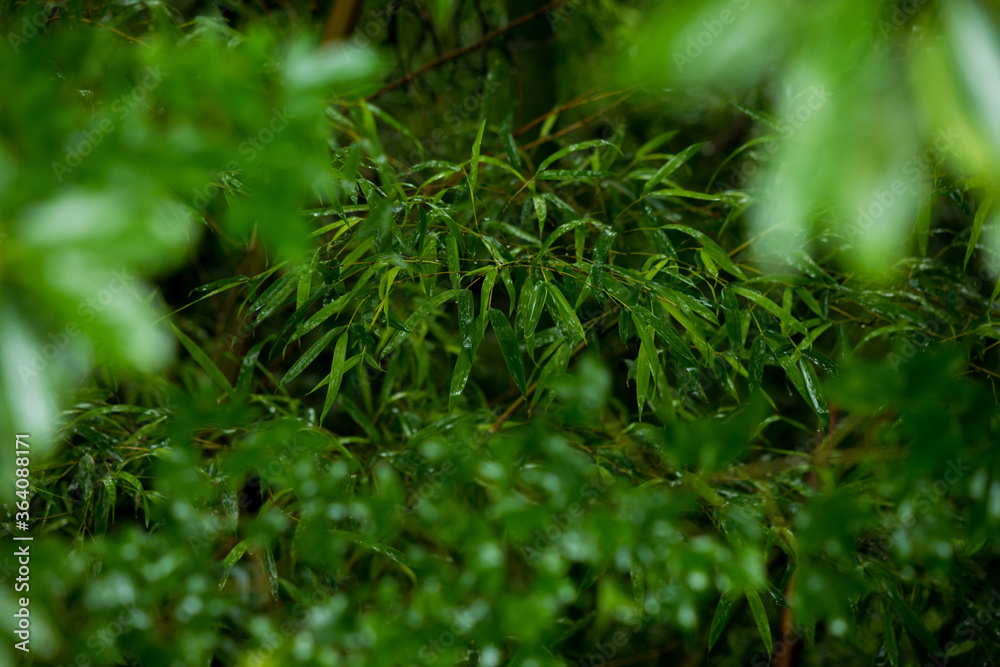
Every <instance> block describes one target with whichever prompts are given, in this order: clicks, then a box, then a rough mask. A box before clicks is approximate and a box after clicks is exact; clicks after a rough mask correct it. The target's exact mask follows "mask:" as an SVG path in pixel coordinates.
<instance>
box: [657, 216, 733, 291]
mask: <svg viewBox="0 0 1000 667" xmlns="http://www.w3.org/2000/svg"><path fill="white" fill-rule="evenodd" d="M661 229H670V230H673V231H677V232H682V233H684V234H687V235H688V236H690V237H692V238H694V239H696V240H697V241H698V242H699V243H700V244H701V246H702V247H703V248H704V249H705V252H706V253H708V255H709V256H710V257H711V258H712V259H713V260H714V261H715V263H716V264H718V265H719V266H721V267H722V268H723V269H725V270H726V271H728V272H729V273H730V274H732V275H734V276H736V277H737V278H739V279H741V280H746V276H745V275H744V274H743V271H742V270H741V269H740V267H738V266H736V264H735V263H734V262H733V260H732V259H731V258H730V257H729V254H728V253H727V252H726V251H725V250H723V249H722V247H721V246H719V244H718V243H716V242H715V241H713V240H712V239H710V238H709V237H708V235H707V234H705V233H703V232H700V231H698V230H697V229H694V228H693V227H688V226H686V225H664V226H663V227H662V228H661ZM734 289H735V287H734Z"/></svg>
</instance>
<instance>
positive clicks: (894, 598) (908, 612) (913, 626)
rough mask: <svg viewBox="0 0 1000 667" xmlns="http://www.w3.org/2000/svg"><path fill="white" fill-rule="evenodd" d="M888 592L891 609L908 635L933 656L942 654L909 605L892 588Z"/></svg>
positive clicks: (935, 641) (939, 647) (932, 636)
mask: <svg viewBox="0 0 1000 667" xmlns="http://www.w3.org/2000/svg"><path fill="white" fill-rule="evenodd" d="M888 592H889V601H890V602H891V604H892V608H893V609H894V610H895V611H896V613H897V614H898V615H899V617H900V619H902V621H903V625H905V626H906V629H907V630H908V631H909V633H910V634H911V635H913V637H914V638H915V639H916V640H917V641H918V642H920V644H921V645H922V646H923V647H924V648H925V649H927V650H928V651H933V652H934V653H935V654H941V653H943V651H942V650H941V646H940V645H939V644H938V642H937V640H936V639H934V635H932V634H931V631H930V630H928V629H927V626H926V625H924V622H923V621H922V620H921V619H920V616H918V615H917V613H916V612H915V611H913V609H912V608H911V607H910V605H908V604H906V601H904V600H903V598H901V597H900V596H899V594H898V593H897V592H896V591H895V590H894V589H893V588H891V587H890V588H889V591H888Z"/></svg>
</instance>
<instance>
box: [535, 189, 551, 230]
mask: <svg viewBox="0 0 1000 667" xmlns="http://www.w3.org/2000/svg"><path fill="white" fill-rule="evenodd" d="M532 201H533V202H534V204H535V216H536V217H537V218H538V236H539V238H541V236H542V234H543V233H544V232H545V218H546V216H547V215H548V209H547V208H546V206H545V197H542V196H541V195H534V196H533V197H532Z"/></svg>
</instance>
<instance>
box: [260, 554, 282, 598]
mask: <svg viewBox="0 0 1000 667" xmlns="http://www.w3.org/2000/svg"><path fill="white" fill-rule="evenodd" d="M262 567H263V568H264V575H265V576H266V577H267V588H268V590H269V591H270V592H271V597H272V598H274V599H275V600H277V599H278V567H277V565H276V564H275V562H274V551H272V550H271V547H269V546H266V547H264V563H263V565H262Z"/></svg>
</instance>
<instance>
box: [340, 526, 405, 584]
mask: <svg viewBox="0 0 1000 667" xmlns="http://www.w3.org/2000/svg"><path fill="white" fill-rule="evenodd" d="M329 532H330V534H331V535H333V536H334V537H339V538H340V539H342V540H347V541H348V542H353V543H354V544H357V545H358V546H360V547H364V548H365V549H368V550H370V551H374V552H375V553H377V554H379V555H382V556H385V557H386V558H388V559H390V560H392V561H394V562H396V563H398V564H399V565H400V566H402V568H403V571H404V572H405V573H406V575H407V576H408V577H409V578H410V580H411V581H413V583H416V582H417V577H416V575H414V573H413V570H412V569H411V567H410V565H409V564H408V563H407V562H406V559H405V558H404V557H403V554H402V553H400V552H399V550H397V549H393V548H392V547H390V546H388V545H386V544H382V543H381V542H376V541H375V540H371V539H368V538H367V537H365V536H364V535H358V534H357V533H351V532H348V531H346V530H335V529H331V530H330V531H329Z"/></svg>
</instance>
